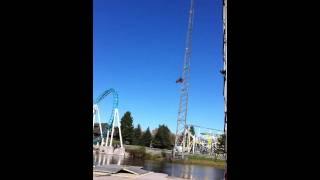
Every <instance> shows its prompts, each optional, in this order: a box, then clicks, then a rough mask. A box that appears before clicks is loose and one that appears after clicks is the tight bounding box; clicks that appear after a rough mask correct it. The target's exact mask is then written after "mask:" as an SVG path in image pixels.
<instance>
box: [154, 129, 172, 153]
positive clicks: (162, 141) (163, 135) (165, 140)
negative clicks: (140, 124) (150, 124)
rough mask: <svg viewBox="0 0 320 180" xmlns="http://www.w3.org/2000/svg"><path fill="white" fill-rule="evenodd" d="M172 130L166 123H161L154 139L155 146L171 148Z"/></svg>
mask: <svg viewBox="0 0 320 180" xmlns="http://www.w3.org/2000/svg"><path fill="white" fill-rule="evenodd" d="M170 134H171V133H170V130H169V128H168V127H167V126H165V125H160V126H159V128H158V131H157V133H156V135H155V137H154V140H153V146H154V147H155V148H162V149H163V148H166V149H170V148H171V141H170Z"/></svg>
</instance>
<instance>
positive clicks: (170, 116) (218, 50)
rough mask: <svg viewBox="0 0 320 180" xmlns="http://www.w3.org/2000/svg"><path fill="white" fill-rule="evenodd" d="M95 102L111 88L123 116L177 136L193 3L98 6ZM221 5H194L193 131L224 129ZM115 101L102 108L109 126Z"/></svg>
mask: <svg viewBox="0 0 320 180" xmlns="http://www.w3.org/2000/svg"><path fill="white" fill-rule="evenodd" d="M93 2H94V10H93V24H94V27H93V28H94V29H93V61H94V69H93V75H94V76H93V98H94V99H95V98H96V97H97V96H99V94H101V93H102V92H103V91H104V90H106V89H109V88H114V89H116V90H117V91H118V93H119V111H120V115H121V116H122V115H123V114H124V113H125V112H126V111H130V112H131V113H132V116H133V118H134V126H136V125H137V124H138V123H139V124H140V125H141V126H142V128H143V130H145V129H146V128H147V127H148V126H149V127H150V128H151V129H154V128H156V127H158V125H159V124H166V125H167V126H168V127H169V128H170V130H171V131H172V132H175V131H176V125H177V122H176V120H177V116H178V105H179V96H180V94H179V90H180V84H176V83H175V81H176V79H178V77H179V76H180V74H181V72H182V66H183V56H184V49H185V39H186V33H187V22H188V11H189V8H190V0H94V1H93ZM221 6H222V0H195V16H194V31H193V44H192V49H193V51H192V56H191V63H190V64H191V68H190V78H191V79H190V91H189V111H188V119H187V121H188V123H191V124H197V125H200V126H205V127H209V128H215V129H223V118H224V113H223V93H222V91H223V77H222V75H221V74H220V72H219V70H220V69H222V67H223V61H222V17H221V16H222V8H221ZM111 107H112V96H110V97H107V98H105V100H104V101H103V102H102V103H101V105H100V111H101V118H102V119H103V122H107V121H109V117H110V113H111Z"/></svg>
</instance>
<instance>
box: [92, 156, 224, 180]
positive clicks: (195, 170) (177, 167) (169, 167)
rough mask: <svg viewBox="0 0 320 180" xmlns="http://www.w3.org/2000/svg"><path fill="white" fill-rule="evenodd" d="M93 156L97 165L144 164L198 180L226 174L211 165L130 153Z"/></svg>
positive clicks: (216, 178)
mask: <svg viewBox="0 0 320 180" xmlns="http://www.w3.org/2000/svg"><path fill="white" fill-rule="evenodd" d="M93 156H94V157H93V160H94V165H95V166H104V165H109V164H118V165H132V166H142V167H143V169H145V170H149V171H154V172H159V173H166V174H168V175H169V176H175V177H181V178H186V179H196V180H198V179H201V180H202V179H203V180H206V179H208V180H209V179H210V180H222V179H223V175H224V170H222V169H217V168H214V167H210V166H201V165H191V164H174V163H169V162H165V161H149V160H143V159H142V158H133V157H132V156H130V155H126V156H118V155H109V154H104V153H94V155H93Z"/></svg>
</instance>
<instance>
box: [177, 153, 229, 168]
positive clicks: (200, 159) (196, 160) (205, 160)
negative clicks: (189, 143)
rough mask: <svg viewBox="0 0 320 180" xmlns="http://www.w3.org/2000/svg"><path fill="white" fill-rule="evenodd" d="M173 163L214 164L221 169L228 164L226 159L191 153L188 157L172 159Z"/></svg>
mask: <svg viewBox="0 0 320 180" xmlns="http://www.w3.org/2000/svg"><path fill="white" fill-rule="evenodd" d="M171 162H172V163H181V164H197V165H206V166H213V167H216V168H219V169H224V168H225V165H226V161H224V160H218V159H213V158H209V157H205V156H197V155H191V156H188V159H185V160H180V159H173V160H171Z"/></svg>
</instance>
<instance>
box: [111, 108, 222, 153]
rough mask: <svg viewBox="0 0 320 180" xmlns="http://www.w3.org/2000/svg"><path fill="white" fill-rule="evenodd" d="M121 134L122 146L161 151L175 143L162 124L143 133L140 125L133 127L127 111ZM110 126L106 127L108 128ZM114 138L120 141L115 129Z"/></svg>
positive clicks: (220, 140) (172, 135) (220, 145)
mask: <svg viewBox="0 0 320 180" xmlns="http://www.w3.org/2000/svg"><path fill="white" fill-rule="evenodd" d="M120 123H121V134H122V140H123V142H124V144H129V145H140V146H146V147H154V148H161V149H172V148H173V146H174V141H175V134H173V133H171V132H170V130H169V128H168V127H167V126H166V125H164V124H162V125H159V127H158V128H156V129H154V130H153V131H152V132H151V131H150V128H149V127H148V128H147V129H146V130H145V131H142V129H141V126H140V124H138V125H137V126H136V127H134V126H133V117H132V115H131V113H130V112H129V111H127V112H126V113H125V114H124V115H123V116H122V118H121V121H120ZM109 126H110V125H106V127H109ZM190 132H191V133H192V134H193V135H194V133H195V132H194V127H193V126H191V128H190ZM114 138H115V139H120V137H119V130H118V128H115V132H114ZM224 139H225V137H224V136H222V137H220V138H219V139H218V146H219V150H220V151H222V149H224Z"/></svg>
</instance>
